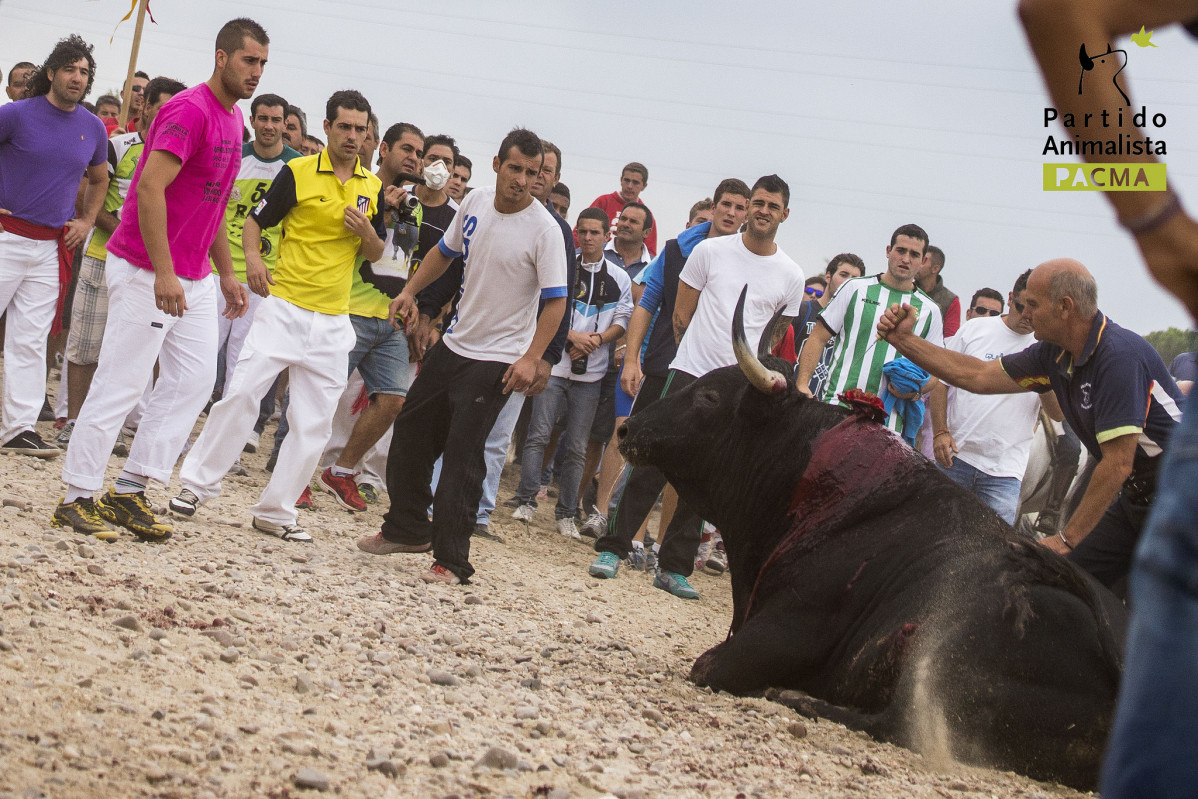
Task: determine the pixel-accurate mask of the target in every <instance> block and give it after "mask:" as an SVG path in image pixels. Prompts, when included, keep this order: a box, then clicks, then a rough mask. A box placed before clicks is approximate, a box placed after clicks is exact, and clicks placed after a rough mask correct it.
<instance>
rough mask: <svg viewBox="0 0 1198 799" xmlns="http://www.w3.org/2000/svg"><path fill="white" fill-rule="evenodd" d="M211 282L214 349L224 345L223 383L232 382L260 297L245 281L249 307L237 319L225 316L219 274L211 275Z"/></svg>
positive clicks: (243, 286)
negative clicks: (213, 299) (213, 287)
mask: <svg viewBox="0 0 1198 799" xmlns="http://www.w3.org/2000/svg"><path fill="white" fill-rule="evenodd" d="M212 282H213V283H214V284H215V285H216V349H217V351H220V348H221V345H222V344H224V345H226V346H225V385H226V386H228V385H229V384H230V383H232V382H233V368H234V367H235V366H237V359H238V358H239V357H241V348H242V347H243V346H244V345H245V337H246V336H248V335H249V333H250V325H252V324H253V323H254V312H255V311H256V310H258V305H259V304H261V302H262V297H260V296H258V295H257V294H255V293H254V292H252V291H250V287H249V286H247V285H246V284H245V283H242V284H241V287H242V288H244V289H245V293H246V294H247V295H249V298H250V303H249V309H248V310H247V311H246V312H245V316H242V317H240V318H237V319H226V318H225V295H224V294H222V293H221V290H220V275H213V276H212Z"/></svg>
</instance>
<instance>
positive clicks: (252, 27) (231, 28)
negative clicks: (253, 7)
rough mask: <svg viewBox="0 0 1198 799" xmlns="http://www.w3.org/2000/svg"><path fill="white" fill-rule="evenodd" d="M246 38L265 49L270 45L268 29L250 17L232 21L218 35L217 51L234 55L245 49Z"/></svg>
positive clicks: (222, 27)
mask: <svg viewBox="0 0 1198 799" xmlns="http://www.w3.org/2000/svg"><path fill="white" fill-rule="evenodd" d="M246 37H249V38H250V39H253V40H254V41H255V42H257V43H258V44H260V45H262V46H263V47H265V46H266V45H268V44H270V37H269V36H267V35H266V29H265V28H263V27H262V26H261V25H259V24H258V23H257V22H254V21H253V20H252V19H249V18H248V17H238V18H237V19H231V20H229V21H228V22H226V23H225V24H224V25H222V26H221V29H220V32H219V33H217V34H216V49H217V50H220V51H222V52H224V53H227V54H229V55H232V54H233V53H236V52H237V51H238V50H241V49H243V48H244V47H245V40H246Z"/></svg>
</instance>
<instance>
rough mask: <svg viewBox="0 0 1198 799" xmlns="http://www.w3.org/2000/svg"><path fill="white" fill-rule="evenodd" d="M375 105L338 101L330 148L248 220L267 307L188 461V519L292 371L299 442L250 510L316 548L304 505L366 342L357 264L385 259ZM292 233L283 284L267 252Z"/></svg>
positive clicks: (263, 523)
mask: <svg viewBox="0 0 1198 799" xmlns="http://www.w3.org/2000/svg"><path fill="white" fill-rule="evenodd" d="M369 120H370V103H368V102H367V101H366V98H365V97H363V96H362V95H361V94H360V93H358V92H356V91H339V92H336V93H335V94H333V96H332V97H330V98H329V101H328V104H327V105H326V109H325V122H324V132H325V135H326V136H327V137H328V139H329V145H328V147H327V148H326V149H325V150H324V151H323V152H321V153H318V154H317V155H312V156H304V157H301V158H296V159H293V160H292V161H290V162H288V163H287V164H285V165H284V166H283V168H282V169H281V170H280V171H279V174H278V176H277V177H276V178H275V180H274V183H273V184H272V185H271V187H270V190H269V191H268V192H267V193H266V196H265V197H264V198H263V199H262V201H261V202H259V203H258V205H257V206H256V207H255V208H254V210H253V211H252V212H251V213H250V216H249V218H248V219H247V220H246V222H245V229H244V232H243V235H242V246H243V249H244V252H245V260H246V278H247V282H248V284H249V287H250V289H251V290H252V291H254V292H255V293H257V294H258V295H259V296H262V297H265V298H266V299H265V300H264V301H263V302H262V304H261V305H260V306H259V308H258V311H257V313H256V314H255V318H254V324H253V325H252V326H251V328H250V333H249V335H248V336H247V337H246V341H245V345H244V347H243V348H242V358H241V366H240V368H238V369H237V371H236V373H235V374H234V378H233V383H232V385H231V386H228V387H227V388H226V391H225V398H224V399H222V400H221V401H220V402H218V403H217V404H216V405H214V406H212V410H211V412H210V413H209V415H208V422H207V424H205V425H204V430H203V432H202V433H201V434H200V437H199V438H198V439H197V440H196V443H195V446H194V447H193V448H192V450H191V452H190V453H189V454H188V456H187V459H186V460H185V461H184V462H183V467H182V469H181V470H180V472H179V479H180V481H181V482H182V484H183V490H182V491H181V492H180V493H179V495H178V496H176V497H175V498H174V499H172V500H171V502H170V507H171V510H172V511H174V512H175V513H179V514H182V515H184V516H191V515H193V514H194V513H195V510H196V507H197V506H198V505H199V504H200V503H201V502H205V501H207V500H209V499H212V498H214V497H216V496H217V495H219V494H220V481H221V478H222V477H223V476H224V475H225V473H226V471H228V469H229V466H230V465H232V463H233V462H234V461H235V460H236V458H237V455H238V453H239V452H241V448H242V446H243V445H244V443H245V440H246V437H247V436H248V435H249V432H250V429H251V428H252V427H253V424H254V420H255V419H256V418H257V416H258V402H259V400H260V399H261V398H262V395H263V393H264V392H265V391H266V390H267V388H268V387H269V386H270V384H271V383H272V382H273V381H274V378H275V375H277V374H278V373H279V372H280V371H281V370H282V369H287V370H288V372H289V377H290V387H291V389H290V390H291V408H290V411H289V416H290V419H291V422H292V426H291V432H290V434H289V435H288V437H287V441H286V442H285V444H284V447H285V450H284V451H283V452H281V453H280V458H279V461H278V464H277V465H276V466H275V470H274V472H273V474H272V475H271V480H270V482H269V483H268V484H267V486H266V488H265V489H264V490H263V492H262V495H261V497H260V498H259V501H258V503H257V504H256V505H254V506H253V508H251V512H252V513H253V526H254V529H256V530H258V531H260V532H264V533H268V534H271V535H276V536H278V537H280V538H282V539H284V540H286V541H300V542H304V543H311V541H312V537H311V536H310V535H308V534H307V533H306V532H304V531H303V530H302V529H301V528H300V527H299V526H298V525H297V524H296V511H295V501H296V498H297V497H299V495H300V492H301V491H303V489H304V486H305V485H307V482H308V479H309V477H310V476H311V474H312V470H313V469H314V468H315V467H316V462H317V460H318V459H319V458H320V453H321V451H322V450H323V449H324V445H325V442H326V441H328V437H329V428H330V424H331V419H332V416H333V410H334V408H335V407H336V405H337V400H338V398H339V397H340V396H341V392H342V391H343V390H344V389H345V381H346V376H347V375H348V368H347V367H348V360H349V352H350V350H351V349H352V348H353V346H354V342H355V340H356V336H355V334H354V329H353V326H352V325H351V324H350V321H349V290H350V285H351V282H352V274H353V270H354V266H355V263H356V260H357V257H358V256H359V255H361V256H362V257H363V258H365V259H366V260H368V261H373V260H377V259H379V258H380V257H382V255H383V234H384V230H383V215H382V213H380V201H381V196H380V195H381V194H382V181H380V180H379V179H378V178H377V177H376V176H374V175H372V174H370V173H369V172H367V171H366V169H365V168H364V167H363V166H362V164H361V162H360V161H359V160H358V148H359V147H360V146H361V143H362V141H363V140H364V139H365V137H366V135H367V130H368V126H369ZM280 223H282V225H283V239H282V243H281V245H280V247H279V258H278V262H277V264H276V266H275V274H274V275H273V276H271V274H270V273H269V272H268V271H267V269H266V265H265V264H264V263H263V261H262V257H261V255H260V254H259V248H260V242H261V231H262V230H263V229H264V228H270V227H273V226H275V225H277V224H280Z"/></svg>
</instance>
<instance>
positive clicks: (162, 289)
mask: <svg viewBox="0 0 1198 799" xmlns="http://www.w3.org/2000/svg"><path fill="white" fill-rule="evenodd" d="M269 41H270V40H269V39H268V37H267V35H266V31H264V30H263V29H262V26H261V25H259V24H258V23H256V22H254V21H253V20H249V19H235V20H232V21H231V22H228V23H226V24H225V26H224V27H223V28H221V30H220V33H219V34H217V37H216V66H215V69H214V70H213V73H212V77H211V78H209V79H208V81H207V82H206V83H202V84H200V85H199V86H196V87H194V88H191V89H186V90H184V91H182V92H180V93H179V94H177V95H175V97H174V99H172V100H171V101H170V102H168V103H167V104H166V105H165V106H163V107H162V110H161V111H159V112H158V116H157V117H156V118H155V119H154V123H153V124H152V125H151V126H150V129H149V130H148V131H147V132H146V144H145V151H144V152H143V154H142V157H141V161H140V162H139V163H138V165H137V170H136V171H135V172H134V173H133V181H132V183H131V184H130V186H129V194H128V196H127V197H126V198H125V205H124V206H123V207H122V209H121V222H120V225H119V226H118V227H117V229H116V231H115V232H114V233H113V234H112V238H111V239H109V241H108V262H107V266H106V267H105V272H106V273H107V274H106V279H107V282H108V324H107V327H106V330H105V334H104V343H103V344H102V345H101V347H100V361H99V365H98V366H97V368H96V376H95V378H94V379H93V381H92V387H91V391H90V392H89V393H88V396H87V401H86V402H84V404H83V408H82V410H80V412H79V420H78V422H77V423H76V425H75V432H74V433H73V434H72V436H71V443H70V446H69V448H68V449H67V456H66V463H65V464H64V465H63V470H62V479H63V482H65V483H66V484H67V492H66V497H65V498H64V499H63V501H62V502H61V503H60V504H59V506H58V508H57V509H56V510H55V511H54V516H53V518H52V523H53V524H54V525H56V526H60V527H70V528H72V529H73V530H74V531H75V532H77V533H82V534H84V535H94V536H95V537H97V538H102V539H111V538H114V537H115V536H116V533H115V532H114V531H113V530H111V529H109V527H108V525H107V524H106V522H108V523H112V524H116V525H120V526H122V527H125V528H126V529H128V530H129V531H130V532H132V533H133V534H134V535H136V536H137V537H138V538H141V539H143V540H147V541H163V540H165V539H167V538H169V537H170V535H171V532H172V530H171V525H170V524H169V523H167V522H165V521H162V520H159V519H157V518H155V516H154V514H153V512H152V510H151V508H150V506H149V504H148V503H147V502H146V497H145V487H146V484H147V483H148V481H149V480H150V479H151V478H152V479H154V480H157V481H158V482H160V483H164V484H165V483H166V482H167V481H169V480H170V477H171V472H172V471H173V469H174V465H175V461H176V460H177V459H178V457H179V453H180V452H182V450H183V445H184V444H185V443H186V441H187V437H188V435H189V434H190V433H191V428H192V426H193V425H194V424H195V420H196V418H197V417H198V416H199V414H200V411H201V410H203V408H204V403H205V402H206V401H207V399H208V394H209V392H210V391H211V388H212V383H213V381H214V380H215V378H216V287H215V286H214V285H213V282H212V281H211V280H210V279H208V275H210V274H211V270H212V267H211V266H210V265H209V260H208V259H209V256H211V258H212V264H215V265H216V268H217V271H218V272H219V273H220V290H221V292H222V293H223V294H224V297H225V304H226V311H225V314H226V315H227V316H229V317H230V318H236V317H239V316H241V315H242V314H244V313H245V309H246V307H247V302H246V300H247V298H246V293H245V289H244V288H243V287H242V285H241V284H240V283H239V282H238V281H237V278H236V276H235V275H234V273H233V261H232V259H231V258H230V255H229V239H228V237H227V236H225V235H223V223H224V212H225V206H226V204H227V203H228V199H229V193H230V191H232V187H233V181H234V180H235V179H236V177H237V171H238V169H239V168H240V166H241V135H242V129H243V123H242V117H241V112H240V111H239V110H238V109H237V107H236V103H237V101H238V100H244V99H247V98H249V97H251V96H252V95H253V94H254V90H255V89H256V88H257V86H258V79H259V78H260V77H261V76H262V69H263V66H264V65H265V64H266V55H267V45H268V43H269ZM218 234H220V235H218ZM156 361H157V362H158V363H159V372H158V380H157V382H156V383H155V384H154V391H153V393H152V394H151V396H150V401H149V403H148V405H147V407H146V410H145V413H144V414H143V416H142V420H141V424H140V425H139V427H138V429H137V435H136V436H135V437H134V439H133V445H132V447H131V448H130V450H129V458H128V460H127V461H126V462H125V467H124V469H123V470H122V471H121V473H120V476H118V477H117V480H116V485H114V486H113V487H112V488H110V489H109V490H108V492H107V493H106V494H104V495H103V496H102V497H100V499H98V500H94V501H93V498H92V492H94V491H97V490H99V489H100V488H102V487H103V485H104V469H105V467H106V466H107V465H108V458H109V456H110V454H111V453H112V445H113V443H114V442H115V441H116V437H117V433H118V432H119V431H120V428H121V423H122V421H123V420H124V419H125V417H126V416H127V415H128V413H129V411H131V410H133V407H134V406H135V405H136V404H137V401H138V399H139V398H140V397H141V394H142V391H143V389H144V387H145V385H146V383H147V382H148V381H149V380H150V377H151V375H152V374H153V370H154V363H155V362H156Z"/></svg>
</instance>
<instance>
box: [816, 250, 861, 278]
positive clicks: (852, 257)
mask: <svg viewBox="0 0 1198 799" xmlns="http://www.w3.org/2000/svg"><path fill="white" fill-rule="evenodd" d="M841 264H848V265H849V266H855V267H857V268H858V269H860V270H861V276H862V277H864V276H865V261H862V260H861V256H860V255H857V254H856V253H851V252H842V253H840V254H839V255H833V256H832V260H831V261H828V265H827V267H825V268H824V274H825V275H827V276H829V277H831V276H832V275H833V274H835V272H836V268H837V267H839V266H840V265H841Z"/></svg>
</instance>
